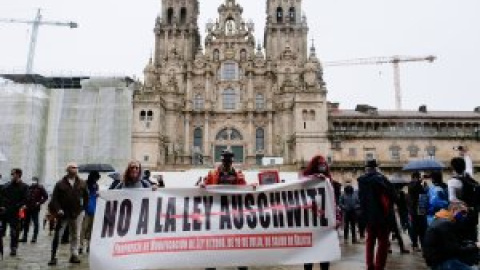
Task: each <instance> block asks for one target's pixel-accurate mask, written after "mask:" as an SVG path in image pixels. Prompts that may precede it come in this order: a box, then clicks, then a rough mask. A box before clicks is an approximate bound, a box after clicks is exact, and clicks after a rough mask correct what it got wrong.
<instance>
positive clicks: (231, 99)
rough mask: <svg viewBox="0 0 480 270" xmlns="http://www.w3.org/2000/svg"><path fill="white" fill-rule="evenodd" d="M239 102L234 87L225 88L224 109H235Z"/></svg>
mask: <svg viewBox="0 0 480 270" xmlns="http://www.w3.org/2000/svg"><path fill="white" fill-rule="evenodd" d="M236 103H237V95H236V94H235V90H233V89H225V90H224V91H223V109H224V110H235V109H236Z"/></svg>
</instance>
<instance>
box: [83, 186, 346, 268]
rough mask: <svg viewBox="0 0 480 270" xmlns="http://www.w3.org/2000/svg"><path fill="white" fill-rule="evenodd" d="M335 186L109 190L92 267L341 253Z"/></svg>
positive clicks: (290, 260)
mask: <svg viewBox="0 0 480 270" xmlns="http://www.w3.org/2000/svg"><path fill="white" fill-rule="evenodd" d="M333 193H334V192H333V189H332V187H331V185H330V184H329V183H328V182H325V181H319V180H310V181H297V182H295V183H283V184H276V185H268V186H258V187H256V188H253V187H251V186H246V187H237V186H215V187H208V188H184V189H161V190H158V191H152V190H149V189H129V190H114V191H105V192H102V193H101V195H100V197H99V200H98V203H97V210H96V215H95V223H94V228H93V234H92V241H91V248H90V268H91V269H93V270H105V269H115V270H123V269H125V270H127V269H128V270H131V269H172V268H186V267H190V268H192V267H193V268H204V267H224V266H255V265H295V264H302V263H309V262H310V263H311V262H321V261H322V262H323V261H334V260H338V259H340V247H339V240H338V235H337V232H336V230H335V226H336V217H335V203H334V194H333Z"/></svg>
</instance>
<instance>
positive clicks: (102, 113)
mask: <svg viewBox="0 0 480 270" xmlns="http://www.w3.org/2000/svg"><path fill="white" fill-rule="evenodd" d="M0 77H1V78H2V79H1V81H0V115H2V117H1V119H0V152H2V153H3V154H4V156H5V158H6V161H5V162H2V161H0V172H2V173H3V175H8V174H7V173H8V172H9V170H10V169H11V168H13V167H20V168H22V169H23V170H24V179H26V180H27V181H29V180H30V179H31V177H32V176H39V177H41V179H43V180H45V181H46V182H47V183H50V184H51V183H53V182H55V181H56V180H58V179H59V177H60V176H61V175H63V174H64V172H65V167H66V164H67V163H68V162H72V161H73V162H78V163H87V162H101V163H110V164H112V165H114V166H115V167H116V168H118V169H123V167H124V166H125V165H126V163H127V161H128V160H129V158H130V156H131V147H130V145H131V135H130V134H131V122H132V120H131V115H132V105H131V104H132V93H133V88H134V82H133V81H132V80H131V79H129V78H89V77H43V76H39V75H0Z"/></svg>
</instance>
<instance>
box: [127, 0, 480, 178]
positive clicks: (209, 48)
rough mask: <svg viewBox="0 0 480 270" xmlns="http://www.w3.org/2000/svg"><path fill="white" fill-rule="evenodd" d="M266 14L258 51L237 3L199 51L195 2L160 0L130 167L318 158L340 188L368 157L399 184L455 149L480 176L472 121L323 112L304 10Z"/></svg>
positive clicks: (423, 113)
mask: <svg viewBox="0 0 480 270" xmlns="http://www.w3.org/2000/svg"><path fill="white" fill-rule="evenodd" d="M266 13H267V20H266V24H265V36H264V40H263V46H262V45H261V44H260V43H257V42H256V41H255V40H256V39H255V37H254V25H253V23H251V22H248V21H245V20H244V19H243V9H242V7H241V6H239V5H238V4H237V3H236V1H235V0H226V1H225V3H224V4H222V5H221V6H220V7H219V8H218V18H217V19H216V20H215V21H212V22H211V23H208V24H207V26H206V32H207V34H206V37H205V39H204V40H201V38H200V33H199V30H198V29H199V28H198V16H199V1H197V0H183V1H172V0H163V1H162V10H161V15H160V16H159V17H158V18H157V19H156V24H155V31H154V33H155V54H154V56H153V57H152V59H150V62H149V63H148V65H147V66H146V68H145V70H144V73H145V83H144V86H143V87H142V88H141V89H138V90H137V91H135V93H134V97H133V133H132V146H133V147H132V154H133V158H134V159H137V160H140V161H141V162H142V163H143V164H144V165H146V167H148V168H150V169H153V170H168V169H173V168H179V167H182V166H180V165H184V166H185V167H190V166H191V165H199V164H205V165H209V166H211V164H212V163H215V162H216V161H219V154H220V152H221V150H223V149H225V148H227V147H228V148H230V149H231V150H232V151H234V152H235V154H236V161H237V162H238V163H241V164H245V165H247V167H249V168H250V167H252V165H255V164H259V163H260V160H261V158H263V157H272V158H273V157H279V158H283V160H284V164H286V165H296V166H295V167H292V166H287V168H285V169H298V167H301V166H302V165H304V164H305V163H306V162H307V161H308V160H309V159H310V158H311V157H312V156H313V155H315V154H323V155H325V156H326V157H327V158H328V160H329V161H330V162H331V164H332V167H333V168H334V170H335V172H336V174H337V175H338V176H339V178H341V179H347V180H348V179H355V178H356V177H357V176H358V174H360V173H361V172H362V171H363V164H364V162H365V160H366V159H368V158H373V157H374V158H377V159H378V160H379V161H380V163H381V164H382V169H384V170H386V171H387V172H388V173H396V172H399V171H401V168H402V166H403V165H404V164H406V163H407V162H408V161H409V160H411V159H418V158H425V157H435V158H437V159H440V160H442V161H443V162H446V163H447V162H448V161H449V160H450V158H451V157H452V156H453V155H455V154H456V153H455V151H453V149H452V148H453V147H454V146H458V145H460V144H461V145H467V146H468V147H469V148H470V149H471V151H470V152H471V155H472V158H473V160H474V162H475V163H476V165H477V166H478V165H480V163H479V162H480V154H478V153H480V144H478V135H479V124H480V113H479V112H478V110H476V111H471V112H429V111H427V108H426V107H422V108H421V109H420V110H419V111H409V112H407V111H379V110H377V109H376V108H374V107H371V106H367V105H360V106H358V107H357V109H356V110H342V109H340V108H339V107H338V104H333V103H328V102H327V96H326V94H327V90H326V85H325V82H324V80H323V69H322V65H321V63H320V61H319V59H317V57H316V55H315V48H314V47H313V45H312V47H311V48H308V47H309V46H308V38H307V35H308V25H307V20H306V18H305V17H304V16H303V15H302V14H304V11H303V10H302V1H301V0H296V1H285V0H267V1H266Z"/></svg>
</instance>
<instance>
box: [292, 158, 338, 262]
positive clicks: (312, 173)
mask: <svg viewBox="0 0 480 270" xmlns="http://www.w3.org/2000/svg"><path fill="white" fill-rule="evenodd" d="M301 175H302V176H303V177H315V178H318V179H323V180H326V181H328V182H329V183H330V184H331V185H332V187H333V189H334V192H335V203H336V204H337V205H338V201H339V199H340V198H339V197H340V191H341V185H340V184H339V183H338V182H335V181H334V180H333V178H332V175H331V173H330V168H329V166H328V163H327V160H326V159H325V158H324V157H323V156H320V155H318V156H315V157H313V158H312V160H311V161H310V163H309V164H308V166H307V167H306V169H305V170H304V171H303V172H301ZM336 217H337V218H336V219H337V227H338V225H339V224H340V220H341V218H340V211H338V208H337V213H336ZM303 269H304V270H312V269H313V263H305V264H304V265H303ZM320 269H321V270H328V269H330V262H321V263H320Z"/></svg>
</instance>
